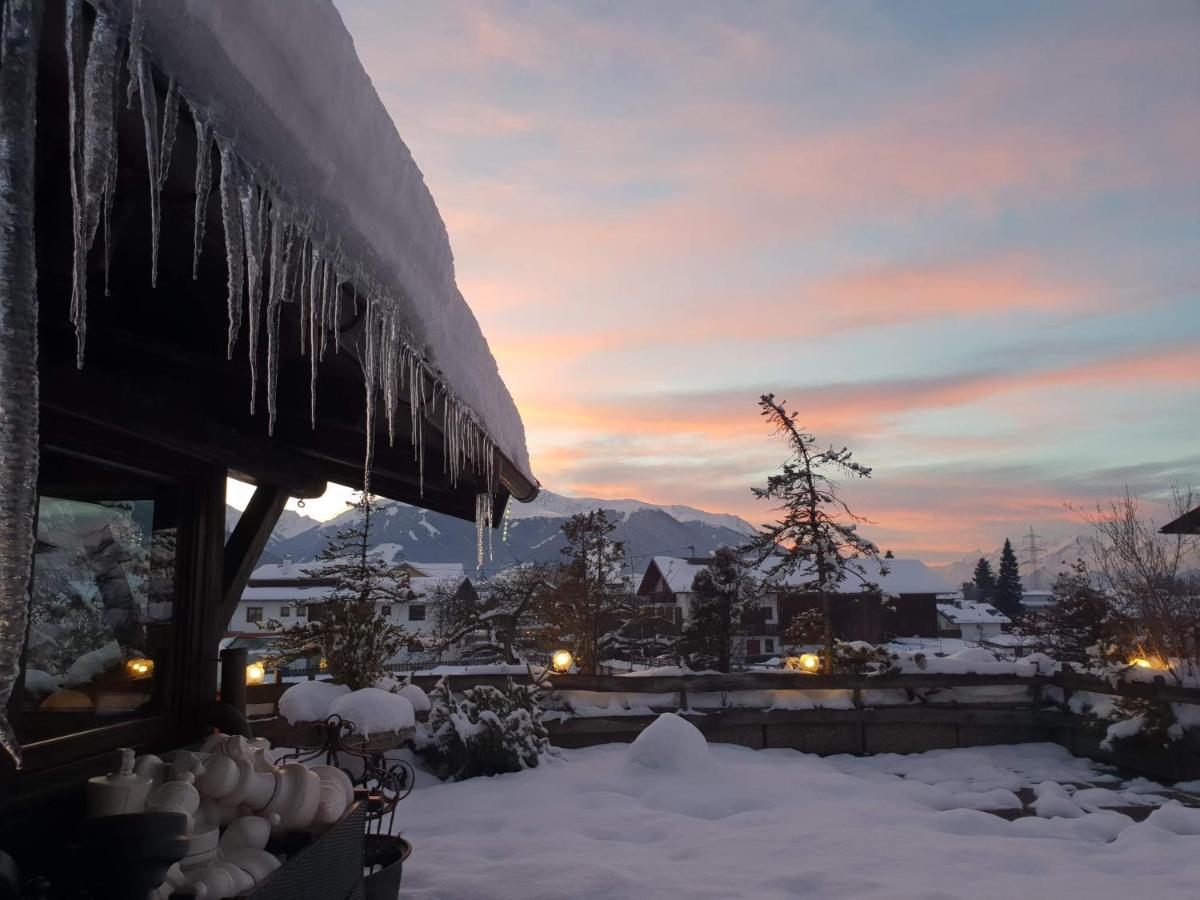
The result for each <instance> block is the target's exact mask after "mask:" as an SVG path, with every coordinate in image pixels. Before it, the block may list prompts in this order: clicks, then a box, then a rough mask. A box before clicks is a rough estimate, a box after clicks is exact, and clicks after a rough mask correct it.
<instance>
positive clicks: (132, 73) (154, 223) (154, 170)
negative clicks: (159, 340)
mask: <svg viewBox="0 0 1200 900" xmlns="http://www.w3.org/2000/svg"><path fill="white" fill-rule="evenodd" d="M144 28H145V20H144V19H143V18H142V3H141V0H135V2H134V5H133V23H132V25H131V26H130V30H129V79H130V83H131V84H133V83H136V85H137V93H138V96H139V97H140V99H141V103H142V131H144V132H145V135H146V168H147V170H148V171H149V173H150V286H151V287H157V286H158V235H159V230H160V227H161V224H162V209H161V203H160V197H159V190H158V188H159V169H160V162H159V158H160V157H159V133H158V96H157V95H156V94H155V93H154V77H153V75H152V74H151V72H150V60H149V59H147V58H146V53H145V51H144V50H143V49H142V33H143V30H144ZM173 139H174V138H173V137H172V140H173Z"/></svg>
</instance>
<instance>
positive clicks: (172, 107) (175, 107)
mask: <svg viewBox="0 0 1200 900" xmlns="http://www.w3.org/2000/svg"><path fill="white" fill-rule="evenodd" d="M178 126H179V87H178V86H177V85H176V84H175V76H173V75H172V76H171V80H170V81H169V82H168V83H167V99H166V100H165V101H163V123H162V140H161V142H160V143H159V147H158V190H159V191H160V192H161V191H162V189H163V186H164V185H165V184H166V183H167V172H168V171H169V170H170V168H171V152H172V151H173V150H174V149H175V130H176V128H177V127H178Z"/></svg>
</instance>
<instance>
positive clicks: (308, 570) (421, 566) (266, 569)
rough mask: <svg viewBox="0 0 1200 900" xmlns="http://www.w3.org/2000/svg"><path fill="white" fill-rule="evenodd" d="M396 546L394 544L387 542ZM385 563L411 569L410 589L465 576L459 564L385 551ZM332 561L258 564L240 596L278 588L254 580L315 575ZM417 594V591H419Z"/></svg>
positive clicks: (310, 589) (307, 589) (262, 595)
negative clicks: (400, 556) (417, 559)
mask: <svg viewBox="0 0 1200 900" xmlns="http://www.w3.org/2000/svg"><path fill="white" fill-rule="evenodd" d="M386 546H390V547H396V546H397V545H395V544H391V545H386ZM376 549H377V548H372V549H371V552H372V553H375V551H376ZM381 555H382V556H384V558H385V559H387V561H388V562H395V563H397V564H403V565H404V566H405V567H406V568H408V569H410V570H411V571H412V574H411V575H410V580H411V584H412V586H413V589H414V590H416V589H417V585H418V584H429V583H432V582H435V581H446V580H457V581H461V580H462V579H463V578H465V577H466V569H464V568H463V564H462V563H426V562H413V561H412V560H408V559H402V560H396V559H394V558H393V557H392V556H391V555H389V554H388V553H386V552H385V553H383V554H381ZM330 564H331V563H330V562H329V561H328V560H314V561H312V562H306V563H268V564H266V565H262V566H259V567H258V568H257V569H255V570H254V571H253V572H252V573H251V575H250V585H251V586H250V587H248V588H246V591H244V592H243V593H242V597H243V599H245V597H246V593H247V592H249V591H277V590H281V589H280V588H269V587H255V586H254V583H255V582H256V581H257V582H262V581H281V580H285V579H302V578H312V577H318V576H319V575H320V572H321V570H322V569H324V568H326V567H328V566H329V565H330ZM286 590H287V591H288V592H289V596H294V595H296V594H297V593H299V592H303V591H321V590H323V589H322V588H290V587H289V588H286ZM418 593H419V591H418ZM259 596H260V597H261V599H264V600H265V599H269V598H268V597H267V596H266V594H260V595H259Z"/></svg>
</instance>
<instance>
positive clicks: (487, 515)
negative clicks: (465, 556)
mask: <svg viewBox="0 0 1200 900" xmlns="http://www.w3.org/2000/svg"><path fill="white" fill-rule="evenodd" d="M485 529H486V530H487V532H488V541H489V544H490V541H491V529H492V495H491V494H476V495H475V568H477V569H482V568H483V533H484V530H485Z"/></svg>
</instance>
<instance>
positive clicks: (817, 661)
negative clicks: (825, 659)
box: [800, 653, 821, 672]
mask: <svg viewBox="0 0 1200 900" xmlns="http://www.w3.org/2000/svg"><path fill="white" fill-rule="evenodd" d="M800 668H801V669H803V670H804V671H805V672H816V671H818V670H819V669H820V668H821V657H819V656H817V654H815V653H801V654H800Z"/></svg>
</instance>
